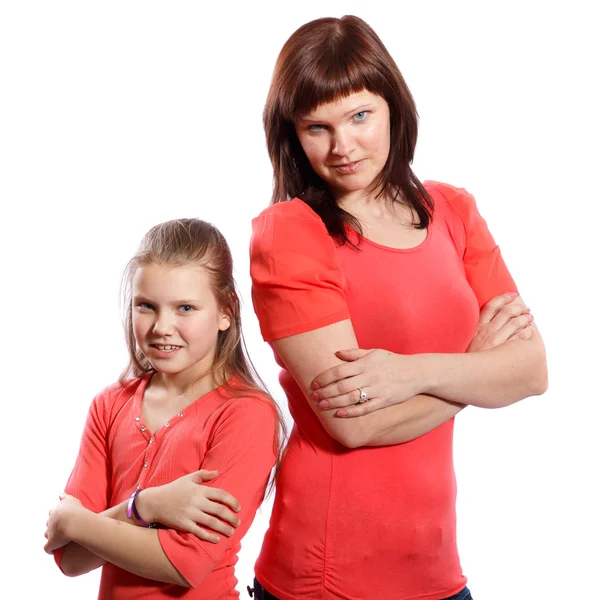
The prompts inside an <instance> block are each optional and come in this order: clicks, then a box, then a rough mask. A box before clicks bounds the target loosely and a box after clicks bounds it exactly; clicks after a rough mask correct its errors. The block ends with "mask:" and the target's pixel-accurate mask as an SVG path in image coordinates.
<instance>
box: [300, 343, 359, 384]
mask: <svg viewBox="0 0 600 600" xmlns="http://www.w3.org/2000/svg"><path fill="white" fill-rule="evenodd" d="M342 352H345V351H342ZM349 352H351V351H349ZM359 352H365V353H366V354H368V351H366V350H359ZM361 370H362V366H361V364H360V363H359V362H357V361H354V362H345V363H343V364H341V365H336V366H335V367H331V369H327V371H323V373H321V374H320V375H318V376H317V377H315V379H314V381H313V382H312V385H311V388H312V389H313V390H320V389H322V388H324V387H326V386H328V385H330V384H332V383H335V382H336V381H339V380H340V379H347V378H348V377H354V376H355V375H358V374H359V373H360V372H361Z"/></svg>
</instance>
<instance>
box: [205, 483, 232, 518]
mask: <svg viewBox="0 0 600 600" xmlns="http://www.w3.org/2000/svg"><path fill="white" fill-rule="evenodd" d="M204 495H205V497H206V498H208V499H209V500H212V501H213V502H218V503H219V504H215V506H216V507H217V508H218V512H212V511H211V513H212V514H217V516H219V517H221V518H223V519H225V520H226V521H229V520H230V519H233V520H239V519H238V517H237V516H236V515H234V514H232V513H231V512H229V510H227V508H226V506H229V507H230V508H231V510H233V511H235V512H239V511H240V509H241V506H240V503H239V502H238V501H237V500H236V499H235V498H234V497H233V496H232V495H231V494H230V493H229V492H226V491H225V490H221V489H219V488H207V489H206V490H205V494H204ZM223 505H225V506H223ZM221 513H222V514H221ZM225 515H227V517H225Z"/></svg>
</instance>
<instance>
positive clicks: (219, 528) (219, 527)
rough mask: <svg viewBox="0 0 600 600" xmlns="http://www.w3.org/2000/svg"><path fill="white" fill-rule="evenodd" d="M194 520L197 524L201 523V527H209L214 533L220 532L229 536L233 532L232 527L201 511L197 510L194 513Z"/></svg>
mask: <svg viewBox="0 0 600 600" xmlns="http://www.w3.org/2000/svg"><path fill="white" fill-rule="evenodd" d="M194 521H195V522H196V523H197V524H198V525H202V527H206V528H207V529H210V530H211V531H213V532H215V533H220V534H222V535H224V536H226V537H231V536H232V535H233V534H234V533H235V529H234V528H233V527H231V526H230V525H228V524H227V523H224V522H223V521H221V520H220V519H217V518H216V517H213V516H211V515H209V514H207V513H205V512H202V511H199V512H198V513H197V514H196V516H195V517H194Z"/></svg>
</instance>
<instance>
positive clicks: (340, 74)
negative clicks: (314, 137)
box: [283, 60, 381, 121]
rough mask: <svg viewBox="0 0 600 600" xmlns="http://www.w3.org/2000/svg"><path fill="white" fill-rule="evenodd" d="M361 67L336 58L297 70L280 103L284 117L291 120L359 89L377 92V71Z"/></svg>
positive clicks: (378, 88)
mask: <svg viewBox="0 0 600 600" xmlns="http://www.w3.org/2000/svg"><path fill="white" fill-rule="evenodd" d="M365 67H366V66H365V65H359V64H356V63H353V62H351V61H348V62H342V61H341V60H340V61H337V62H336V64H333V65H332V64H331V63H325V64H323V65H313V66H312V68H308V69H306V70H305V72H304V73H300V74H299V78H298V79H297V80H296V81H297V84H296V86H295V90H294V93H292V94H290V95H289V96H288V97H287V102H284V103H283V106H284V112H285V113H286V114H285V117H286V118H287V119H289V120H290V121H295V120H296V119H298V117H300V116H304V115H307V114H309V113H311V112H312V111H313V110H315V108H317V107H318V106H320V105H321V104H327V103H329V102H334V101H336V100H341V99H342V98H347V97H348V96H350V95H352V94H355V93H358V92H362V91H363V90H367V91H370V92H372V93H376V94H380V93H381V92H380V90H381V84H379V82H377V81H374V80H378V79H380V76H379V74H378V73H377V72H375V71H374V70H372V71H373V72H371V73H369V71H370V69H368V68H365ZM286 104H287V106H285V105H286ZM286 109H287V110H286Z"/></svg>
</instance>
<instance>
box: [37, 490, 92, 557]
mask: <svg viewBox="0 0 600 600" xmlns="http://www.w3.org/2000/svg"><path fill="white" fill-rule="evenodd" d="M59 500H60V501H59V503H58V504H57V505H56V506H55V507H54V508H53V509H52V510H51V511H50V512H49V513H48V520H47V521H46V533H44V537H45V538H46V539H47V540H48V541H47V542H46V545H45V546H44V550H45V551H46V552H47V553H48V554H52V552H54V550H58V549H59V548H62V547H63V546H66V545H67V544H68V543H69V542H70V541H71V539H70V538H69V536H68V533H67V531H66V527H67V522H68V520H69V517H70V516H71V515H72V514H73V511H74V510H85V509H84V508H83V505H82V504H81V502H80V501H79V500H78V499H77V498H75V497H74V496H69V495H68V494H61V495H60V496H59Z"/></svg>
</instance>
